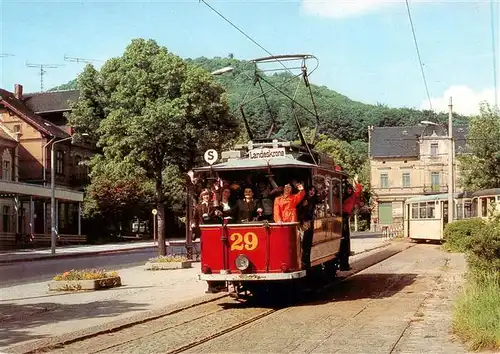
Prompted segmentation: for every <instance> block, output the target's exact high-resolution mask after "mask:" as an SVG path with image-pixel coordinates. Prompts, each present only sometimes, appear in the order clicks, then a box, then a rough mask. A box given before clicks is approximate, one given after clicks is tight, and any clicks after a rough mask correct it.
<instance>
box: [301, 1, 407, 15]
mask: <svg viewBox="0 0 500 354" xmlns="http://www.w3.org/2000/svg"><path fill="white" fill-rule="evenodd" d="M301 3H302V8H303V9H304V10H305V11H306V12H308V13H310V14H312V15H316V16H320V17H330V18H343V17H353V16H356V15H361V14H365V13H369V12H373V11H375V10H378V9H380V8H382V7H387V6H391V5H396V4H401V3H403V4H404V0H302V1H301Z"/></svg>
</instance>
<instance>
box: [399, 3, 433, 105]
mask: <svg viewBox="0 0 500 354" xmlns="http://www.w3.org/2000/svg"><path fill="white" fill-rule="evenodd" d="M405 3H406V10H407V11H408V19H409V20H410V26H411V32H412V34H413V42H414V43H415V49H416V51H417V58H418V62H419V63H420V71H421V72H422V79H423V80H424V85H425V92H426V93H427V99H428V100H429V107H430V109H431V111H432V101H431V95H430V94H429V87H428V86H427V79H426V78H425V72H424V64H423V63H422V58H421V57H420V50H419V49H418V42H417V36H416V35H415V26H414V25H413V20H412V18H411V10H410V4H408V0H405Z"/></svg>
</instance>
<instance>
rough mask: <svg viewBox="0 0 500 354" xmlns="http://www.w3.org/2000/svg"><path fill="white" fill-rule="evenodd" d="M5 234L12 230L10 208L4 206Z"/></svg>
mask: <svg viewBox="0 0 500 354" xmlns="http://www.w3.org/2000/svg"><path fill="white" fill-rule="evenodd" d="M2 221H3V230H2V231H3V232H11V230H10V207H9V206H6V205H4V207H3V220H2Z"/></svg>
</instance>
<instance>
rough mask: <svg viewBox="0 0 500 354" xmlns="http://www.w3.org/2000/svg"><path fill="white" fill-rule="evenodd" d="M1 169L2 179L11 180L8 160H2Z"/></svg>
mask: <svg viewBox="0 0 500 354" xmlns="http://www.w3.org/2000/svg"><path fill="white" fill-rule="evenodd" d="M2 167H3V169H2V179H3V180H5V181H11V180H12V175H11V171H12V168H11V164H10V161H4V162H3V166H2Z"/></svg>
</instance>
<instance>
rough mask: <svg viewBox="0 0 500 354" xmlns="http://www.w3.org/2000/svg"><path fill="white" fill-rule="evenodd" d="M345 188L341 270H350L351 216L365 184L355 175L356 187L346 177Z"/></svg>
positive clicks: (343, 196)
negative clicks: (360, 182) (359, 181)
mask: <svg viewBox="0 0 500 354" xmlns="http://www.w3.org/2000/svg"><path fill="white" fill-rule="evenodd" d="M343 182H344V188H343V192H344V193H343V195H342V199H343V200H344V203H343V206H342V241H341V242H340V254H341V257H340V270H350V269H351V267H350V266H349V254H350V252H351V232H350V230H349V218H350V216H351V214H352V212H353V210H354V207H355V206H356V204H358V203H359V202H360V200H361V193H362V191H363V186H362V185H361V184H359V183H358V176H356V177H354V184H355V187H354V188H353V186H352V185H351V184H350V183H349V182H348V181H347V179H344V181H343Z"/></svg>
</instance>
